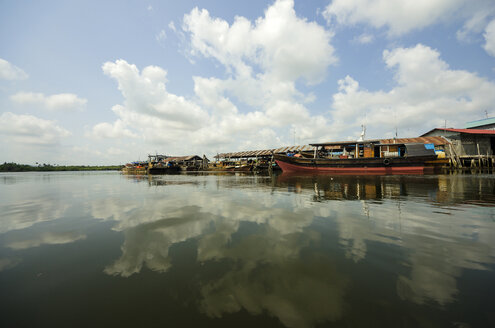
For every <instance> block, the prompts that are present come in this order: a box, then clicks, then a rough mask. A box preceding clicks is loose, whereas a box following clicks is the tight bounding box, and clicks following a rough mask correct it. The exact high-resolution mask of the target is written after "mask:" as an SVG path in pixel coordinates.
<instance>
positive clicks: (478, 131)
mask: <svg viewBox="0 0 495 328" xmlns="http://www.w3.org/2000/svg"><path fill="white" fill-rule="evenodd" d="M435 130H440V131H449V132H458V133H466V134H494V135H495V130H480V129H450V128H448V129H444V128H435V129H432V130H430V131H428V132H426V133H424V134H423V136H424V135H427V134H428V133H431V132H433V131H435Z"/></svg>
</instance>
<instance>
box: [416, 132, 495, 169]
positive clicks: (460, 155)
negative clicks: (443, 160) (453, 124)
mask: <svg viewBox="0 0 495 328" xmlns="http://www.w3.org/2000/svg"><path fill="white" fill-rule="evenodd" d="M437 136H441V137H443V138H445V139H447V140H448V141H449V142H450V145H449V149H447V152H448V156H449V157H451V158H453V159H454V162H457V165H456V166H461V167H466V166H468V167H469V166H479V167H481V166H485V167H488V166H491V167H493V163H494V159H495V156H494V154H495V129H494V130H481V129H451V128H435V129H433V130H430V131H428V132H426V133H425V134H423V135H422V136H421V137H437Z"/></svg>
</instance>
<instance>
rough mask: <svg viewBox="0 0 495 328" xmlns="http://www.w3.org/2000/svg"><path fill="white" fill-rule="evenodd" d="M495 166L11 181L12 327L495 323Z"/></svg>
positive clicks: (6, 197)
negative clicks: (490, 169)
mask: <svg viewBox="0 0 495 328" xmlns="http://www.w3.org/2000/svg"><path fill="white" fill-rule="evenodd" d="M494 205H495V175H439V176H436V175H435V176H362V177H360V176H357V177H356V176H319V177H313V176H291V175H285V174H282V175H279V176H274V177H270V176H256V175H234V174H205V175H169V176H157V177H152V178H148V177H138V176H124V175H121V174H119V173H116V172H111V173H77V172H75V173H74V172H73V173H18V174H0V312H1V313H0V326H1V327H44V326H50V327H58V326H64V327H74V326H79V327H90V326H119V327H124V326H129V327H142V326H143V327H150V326H160V327H207V326H212V327H495V305H494V304H495V303H494V299H495V271H494V269H495V208H494Z"/></svg>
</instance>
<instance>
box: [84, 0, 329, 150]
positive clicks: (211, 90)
mask: <svg viewBox="0 0 495 328" xmlns="http://www.w3.org/2000/svg"><path fill="white" fill-rule="evenodd" d="M172 27H173V26H172ZM172 27H171V28H172ZM182 28H183V31H184V32H185V33H186V34H187V35H188V36H189V37H190V54H191V55H193V56H202V57H206V58H211V59H213V60H215V61H217V62H219V63H220V64H222V65H223V66H224V67H225V70H226V75H227V77H226V78H225V79H219V78H215V77H200V76H195V77H193V80H194V92H195V97H194V98H192V99H186V98H184V97H181V96H178V95H175V94H172V93H170V92H169V91H168V90H167V87H166V85H167V82H168V81H167V72H166V71H165V70H164V69H162V68H160V67H156V66H148V67H145V68H144V69H142V71H139V69H138V68H137V67H136V66H135V65H132V64H129V63H127V62H126V61H124V60H117V61H115V62H107V63H105V64H104V65H103V71H104V72H105V74H107V75H108V76H110V77H112V78H114V79H115V80H116V81H117V83H118V87H119V90H120V91H121V92H122V95H123V96H124V102H123V104H122V105H118V106H115V107H114V108H113V111H114V113H115V114H116V115H117V117H118V120H120V122H121V123H119V124H118V125H119V130H120V131H122V129H131V128H132V129H133V130H136V133H138V134H139V135H140V136H143V138H144V139H145V140H147V141H154V142H160V143H163V142H167V143H168V144H175V143H176V142H182V141H183V140H185V139H187V140H188V141H190V142H191V145H190V147H189V149H190V151H195V150H194V149H198V150H200V151H205V150H206V151H210V152H216V151H218V150H219V148H218V147H225V148H227V147H232V146H234V143H233V142H232V140H233V139H235V138H237V135H238V134H239V133H242V134H243V140H245V141H244V143H243V144H241V145H239V144H237V141H236V142H235V147H236V148H237V147H239V148H240V149H242V148H243V147H250V148H251V147H255V148H258V147H259V148H266V147H273V146H278V145H280V143H287V141H285V142H284V141H283V140H281V139H280V138H278V137H277V136H279V135H281V134H288V131H289V130H290V128H291V127H292V126H297V131H298V137H299V138H300V139H304V138H311V137H313V136H314V134H315V133H317V132H318V130H319V129H323V128H324V126H325V124H326V121H325V119H324V118H323V117H322V116H313V115H311V113H310V111H309V110H308V109H307V108H306V107H305V103H306V102H307V101H310V100H311V99H312V97H311V95H305V94H304V93H302V92H300V91H299V90H298V89H297V88H296V82H297V81H299V80H300V81H302V82H304V83H307V84H310V85H311V84H314V83H318V82H320V81H321V80H322V79H323V78H324V77H325V74H326V70H327V67H328V66H329V65H331V64H333V63H335V62H336V60H337V59H336V57H335V56H334V49H333V47H332V46H331V44H330V41H331V38H332V34H331V33H329V32H328V31H326V30H325V28H323V27H322V26H320V25H318V24H317V23H315V22H308V21H307V20H306V19H303V18H299V17H297V15H296V13H295V11H294V3H293V1H288V0H280V1H277V2H275V3H274V4H273V5H272V6H270V7H269V8H268V9H267V10H266V12H265V16H264V17H260V18H258V19H257V20H256V21H254V22H251V21H249V20H248V19H247V18H244V17H236V18H235V21H234V23H233V24H232V25H229V23H228V22H226V21H225V20H223V19H220V18H213V17H211V16H210V14H209V13H208V11H207V10H204V9H203V10H200V9H198V8H195V9H193V10H192V11H191V12H190V13H189V14H187V15H185V17H184V21H183V25H182ZM112 130H115V124H114V125H113V128H111V127H110V125H109V124H108V123H106V124H104V125H99V126H95V128H94V129H93V133H94V134H99V135H100V136H106V137H111V136H112V135H118V136H119V137H121V136H124V135H125V133H120V134H119V133H108V135H105V133H104V132H105V131H112ZM260 131H262V133H259V132H260ZM320 132H321V131H320ZM172 147H173V146H172ZM195 147H196V148H195ZM213 147H215V148H213ZM205 148H209V149H205ZM228 149H233V148H228ZM170 151H173V149H171V150H170ZM181 151H183V150H181Z"/></svg>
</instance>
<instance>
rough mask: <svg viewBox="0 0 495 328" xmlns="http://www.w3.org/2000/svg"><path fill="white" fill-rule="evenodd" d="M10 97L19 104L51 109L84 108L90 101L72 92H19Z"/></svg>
mask: <svg viewBox="0 0 495 328" xmlns="http://www.w3.org/2000/svg"><path fill="white" fill-rule="evenodd" d="M10 99H11V100H12V101H13V102H15V103H17V104H19V105H34V106H39V107H42V108H44V109H47V110H51V111H73V110H82V109H83V108H84V107H85V106H86V103H87V102H88V101H87V100H86V99H84V98H79V97H78V96H77V95H75V94H72V93H61V94H56V95H51V96H45V95H44V94H43V93H34V92H18V93H16V94H14V95H12V96H10Z"/></svg>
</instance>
